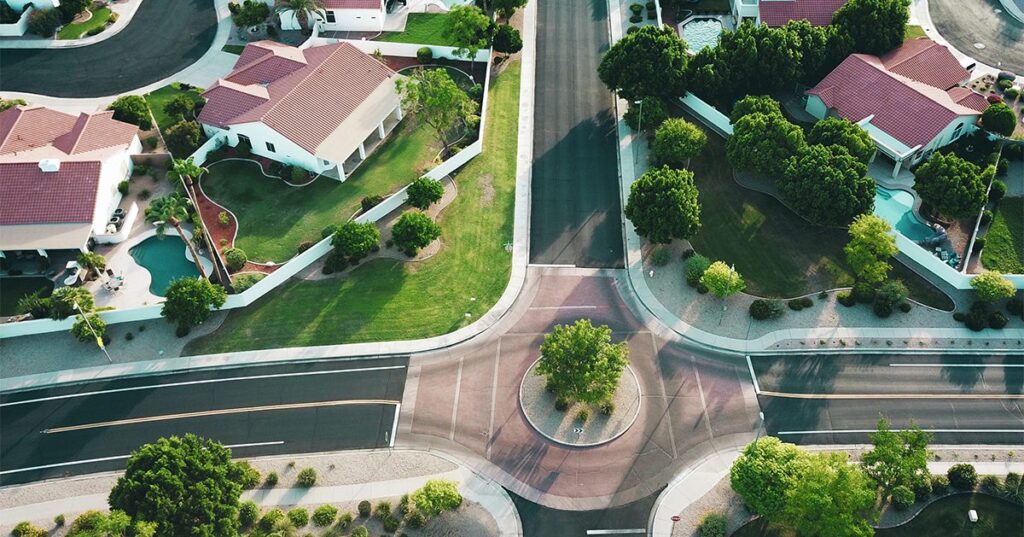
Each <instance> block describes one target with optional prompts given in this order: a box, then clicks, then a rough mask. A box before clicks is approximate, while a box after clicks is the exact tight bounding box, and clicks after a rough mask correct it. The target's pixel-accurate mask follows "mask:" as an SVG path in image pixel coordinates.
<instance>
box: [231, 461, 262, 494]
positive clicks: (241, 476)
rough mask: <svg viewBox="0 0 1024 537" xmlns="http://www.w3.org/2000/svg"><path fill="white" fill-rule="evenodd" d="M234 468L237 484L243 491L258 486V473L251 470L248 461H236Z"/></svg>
mask: <svg viewBox="0 0 1024 537" xmlns="http://www.w3.org/2000/svg"><path fill="white" fill-rule="evenodd" d="M235 468H236V469H237V470H238V484H239V485H242V488H243V489H251V488H255V487H256V485H259V484H260V471H259V470H257V469H255V468H253V467H252V464H249V461H238V462H237V463H235Z"/></svg>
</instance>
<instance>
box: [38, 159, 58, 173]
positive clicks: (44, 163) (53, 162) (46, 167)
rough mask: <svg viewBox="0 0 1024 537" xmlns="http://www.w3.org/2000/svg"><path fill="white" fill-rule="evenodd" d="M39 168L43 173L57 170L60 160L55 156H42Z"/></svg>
mask: <svg viewBox="0 0 1024 537" xmlns="http://www.w3.org/2000/svg"><path fill="white" fill-rule="evenodd" d="M39 169H40V170H42V171H43V172H44V173H53V172H59V171H60V161H59V160H57V159H55V158H44V159H43V160H40V161H39Z"/></svg>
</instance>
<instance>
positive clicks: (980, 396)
mask: <svg viewBox="0 0 1024 537" xmlns="http://www.w3.org/2000/svg"><path fill="white" fill-rule="evenodd" d="M759 395H766V396H769V397H784V398H788V399H1024V394H1009V393H785V392H767V391H761V392H760V393H759Z"/></svg>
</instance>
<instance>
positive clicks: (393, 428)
mask: <svg viewBox="0 0 1024 537" xmlns="http://www.w3.org/2000/svg"><path fill="white" fill-rule="evenodd" d="M400 412H402V403H398V404H397V405H395V421H394V423H392V424H391V442H390V443H389V444H388V447H395V435H397V434H398V414H399V413H400Z"/></svg>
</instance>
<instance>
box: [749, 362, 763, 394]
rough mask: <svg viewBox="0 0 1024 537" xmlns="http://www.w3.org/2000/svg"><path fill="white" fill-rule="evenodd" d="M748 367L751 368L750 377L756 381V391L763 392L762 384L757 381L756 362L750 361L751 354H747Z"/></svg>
mask: <svg viewBox="0 0 1024 537" xmlns="http://www.w3.org/2000/svg"><path fill="white" fill-rule="evenodd" d="M747 369H749V370H750V379H751V380H753V381H754V393H755V394H760V393H761V385H760V384H758V383H757V375H755V374H754V364H753V363H752V362H751V361H750V355H749V354H748V355H747Z"/></svg>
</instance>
